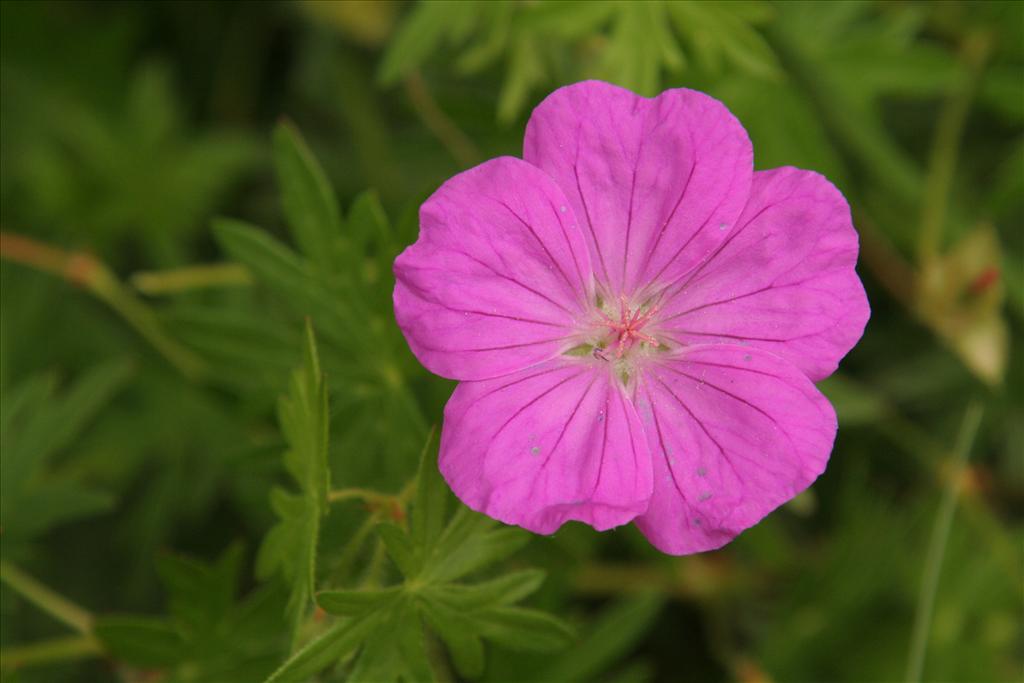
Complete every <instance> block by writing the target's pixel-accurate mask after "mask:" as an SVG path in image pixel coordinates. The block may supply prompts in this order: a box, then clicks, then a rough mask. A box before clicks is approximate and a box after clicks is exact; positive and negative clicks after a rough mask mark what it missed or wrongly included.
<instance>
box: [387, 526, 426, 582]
mask: <svg viewBox="0 0 1024 683" xmlns="http://www.w3.org/2000/svg"><path fill="white" fill-rule="evenodd" d="M377 534H378V535H379V536H380V540H382V541H383V542H384V547H385V548H387V551H388V555H390V556H391V559H392V560H393V561H394V563H395V566H396V567H398V571H400V572H402V575H403V576H405V577H406V578H407V579H412V578H415V577H416V576H418V575H419V573H420V569H421V568H422V566H423V565H422V564H421V562H420V560H419V559H417V556H416V555H417V554H416V548H415V547H414V546H413V544H412V541H411V540H410V539H409V535H408V534H407V533H405V532H404V531H402V530H401V529H400V528H398V527H397V526H395V525H394V524H390V523H387V522H385V523H383V524H378V525H377Z"/></svg>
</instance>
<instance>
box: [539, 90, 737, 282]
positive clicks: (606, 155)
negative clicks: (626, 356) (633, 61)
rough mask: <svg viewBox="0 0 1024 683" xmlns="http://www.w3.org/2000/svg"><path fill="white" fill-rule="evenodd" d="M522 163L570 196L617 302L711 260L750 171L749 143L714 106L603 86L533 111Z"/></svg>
mask: <svg viewBox="0 0 1024 683" xmlns="http://www.w3.org/2000/svg"><path fill="white" fill-rule="evenodd" d="M523 158H524V159H526V160H527V161H529V162H530V163H533V164H536V165H537V166H539V167H540V168H542V169H544V170H545V171H547V172H548V173H549V174H550V175H551V176H552V177H554V178H555V180H556V181H557V182H558V184H559V185H560V186H561V187H562V190H564V191H565V193H566V195H567V196H568V197H569V201H570V202H571V205H572V208H573V210H574V211H575V212H576V216H577V217H578V218H579V220H580V223H581V224H582V232H583V234H584V236H585V237H586V239H587V243H588V246H589V247H590V251H591V256H592V261H593V264H594V271H595V274H596V276H597V278H598V279H599V280H600V281H601V282H602V283H603V284H604V285H605V286H606V287H607V288H608V289H609V292H608V293H610V294H612V295H613V296H617V295H618V294H626V295H627V296H628V295H632V294H634V293H635V292H636V291H637V290H638V289H639V288H641V287H643V286H644V285H646V284H648V283H649V282H651V281H671V280H673V279H675V278H677V277H679V276H680V275H681V274H683V273H685V272H686V271H688V270H690V269H691V268H693V267H694V266H695V265H696V264H697V263H699V262H700V261H701V259H703V258H704V257H705V256H707V254H708V253H710V252H711V251H712V250H713V249H714V248H715V247H717V246H718V245H719V244H720V243H721V241H722V240H723V239H725V236H726V234H727V233H728V228H730V227H732V225H733V223H734V222H735V220H736V219H737V218H738V217H739V215H740V212H741V211H742V210H743V206H744V204H745V203H746V200H747V194H748V192H749V188H750V177H751V173H752V172H753V151H752V149H751V145H750V139H749V138H748V137H747V134H746V131H744V130H743V127H742V126H741V125H740V123H739V121H737V120H736V118H735V117H734V116H733V115H732V114H730V113H729V111H728V110H727V109H726V108H725V106H724V105H723V104H722V103H721V102H719V101H718V100H715V99H713V98H711V97H708V96H707V95H705V94H703V93H699V92H696V91H694V90H686V89H678V90H668V91H665V92H664V93H662V94H661V95H659V96H658V97H656V98H654V99H647V98H644V97H640V96H638V95H634V94H633V93H631V92H630V91H628V90H624V89H622V88H619V87H616V86H613V85H609V84H607V83H601V82H599V81H587V82H584V83H577V84H575V85H570V86H567V87H564V88H560V89H558V90H556V91H555V92H553V93H552V94H551V95H549V96H548V97H547V99H545V100H544V101H543V102H541V103H540V105H538V107H537V108H536V109H535V110H534V112H533V115H532V116H531V117H530V122H529V123H528V124H527V127H526V139H525V142H524V145H523Z"/></svg>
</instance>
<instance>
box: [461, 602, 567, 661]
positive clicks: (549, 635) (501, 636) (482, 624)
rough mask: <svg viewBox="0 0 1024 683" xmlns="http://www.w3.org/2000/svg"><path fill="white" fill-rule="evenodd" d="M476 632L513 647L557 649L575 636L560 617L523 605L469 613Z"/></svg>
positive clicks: (520, 648)
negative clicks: (471, 614) (471, 615)
mask: <svg viewBox="0 0 1024 683" xmlns="http://www.w3.org/2000/svg"><path fill="white" fill-rule="evenodd" d="M473 623H474V624H475V625H476V628H477V632H478V633H479V634H480V635H481V636H483V637H484V638H487V639H488V640H493V641H494V642H496V643H500V644H501V645H504V646H506V647H509V648H512V649H515V650H540V651H549V650H559V649H561V648H563V647H566V646H567V645H569V644H570V643H572V642H573V640H574V638H575V636H574V635H573V631H572V629H570V628H569V626H568V625H567V624H565V623H564V622H563V621H561V620H560V619H556V618H555V617H553V616H551V615H550V614H547V613H545V612H541V611H538V610H534V609H527V608H525V607H504V606H503V607H489V608H486V609H484V610H480V611H478V612H475V613H474V614H473Z"/></svg>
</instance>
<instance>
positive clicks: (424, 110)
mask: <svg viewBox="0 0 1024 683" xmlns="http://www.w3.org/2000/svg"><path fill="white" fill-rule="evenodd" d="M404 85H405V94H406V96H407V97H408V98H409V102H411V103H412V107H413V109H415V110H416V114H417V115H418V116H419V117H420V121H422V122H423V125H424V126H426V127H427V129H428V130H429V131H430V132H431V133H433V134H434V137H436V138H437V139H438V140H440V141H441V144H442V145H444V147H445V149H447V150H448V153H449V154H451V155H452V157H453V158H454V159H455V160H456V161H457V162H459V164H461V165H462V166H463V167H464V168H469V167H470V166H475V165H476V164H478V163H480V158H481V154H480V150H479V149H477V148H476V145H474V144H473V141H472V140H470V139H469V136H467V135H466V134H465V133H463V132H462V129H460V128H459V127H458V126H457V125H456V124H455V122H454V121H453V120H452V119H451V118H450V117H449V116H448V115H447V114H445V113H444V110H442V109H441V107H440V106H439V105H438V104H437V100H435V99H434V97H433V95H431V94H430V90H429V89H428V88H427V83H426V81H425V80H423V76H422V75H421V74H420V73H419V72H418V71H414V72H412V73H411V74H410V75H409V76H408V77H406V79H405V81H404Z"/></svg>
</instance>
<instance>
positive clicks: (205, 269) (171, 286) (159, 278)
mask: <svg viewBox="0 0 1024 683" xmlns="http://www.w3.org/2000/svg"><path fill="white" fill-rule="evenodd" d="M131 283H132V286H133V287H135V289H137V290H139V291H140V292H142V293H143V294H147V295H149V296H160V295H164V294H177V293H179V292H188V291H191V290H194V289H207V288H211V287H243V286H247V285H251V284H252V283H253V279H252V274H251V273H249V269H248V268H246V267H245V266H242V265H239V264H237V263H212V264H208V265H201V266H186V267H184V268H172V269H169V270H155V271H140V272H138V273H135V274H133V275H132V276H131Z"/></svg>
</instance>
